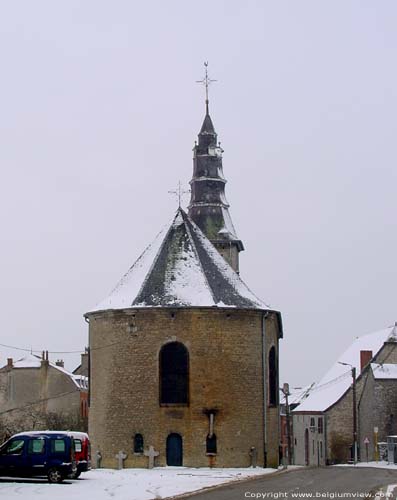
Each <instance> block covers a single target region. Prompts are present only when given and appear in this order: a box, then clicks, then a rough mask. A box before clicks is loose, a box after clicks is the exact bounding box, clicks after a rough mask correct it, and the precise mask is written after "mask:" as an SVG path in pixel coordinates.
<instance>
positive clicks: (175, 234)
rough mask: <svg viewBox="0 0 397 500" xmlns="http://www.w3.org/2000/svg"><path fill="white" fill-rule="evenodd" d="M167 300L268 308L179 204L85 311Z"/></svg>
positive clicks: (164, 304)
mask: <svg viewBox="0 0 397 500" xmlns="http://www.w3.org/2000/svg"><path fill="white" fill-rule="evenodd" d="M172 306H173V307H196V306H199V307H233V308H240V309H269V306H268V305H267V304H265V303H264V302H262V301H261V300H260V299H259V298H258V297H256V296H255V295H254V294H253V293H252V292H251V290H250V289H249V288H248V287H247V285H246V284H245V283H244V282H243V281H242V279H241V278H240V276H239V275H238V274H237V273H236V272H235V271H234V270H233V269H232V268H231V267H230V265H229V264H228V263H227V262H226V261H225V260H224V259H223V257H222V256H221V255H220V254H219V252H218V251H217V250H216V248H215V247H214V246H213V245H212V243H211V242H210V241H209V240H208V238H207V237H206V236H205V235H204V234H203V233H202V231H201V230H200V229H199V227H198V226H197V225H196V224H195V223H194V222H193V221H192V220H191V219H190V218H189V217H188V216H187V215H186V213H185V212H184V211H183V210H182V209H181V208H179V209H178V211H177V213H176V215H175V217H174V219H173V221H172V223H171V225H170V227H169V228H168V229H167V230H163V231H162V232H160V233H159V234H158V236H157V237H156V239H155V240H154V242H153V243H152V244H151V245H149V246H148V247H147V248H146V250H145V251H144V252H143V253H142V255H141V256H140V257H139V258H138V259H137V261H136V262H135V263H134V264H133V265H132V267H131V268H130V269H129V270H128V272H127V273H126V274H125V275H124V276H123V278H122V279H121V280H120V281H119V283H118V284H117V285H116V287H115V288H114V290H113V291H112V292H111V293H110V295H109V296H108V297H106V298H105V299H104V300H103V301H102V302H100V303H99V304H98V305H97V306H95V307H94V308H93V309H91V311H90V312H95V311H102V310H111V309H125V308H130V307H133V308H140V307H172Z"/></svg>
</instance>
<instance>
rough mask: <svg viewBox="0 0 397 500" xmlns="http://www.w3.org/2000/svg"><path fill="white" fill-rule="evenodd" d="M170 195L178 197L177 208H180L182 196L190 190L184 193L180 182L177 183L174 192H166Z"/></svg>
mask: <svg viewBox="0 0 397 500" xmlns="http://www.w3.org/2000/svg"><path fill="white" fill-rule="evenodd" d="M168 192H169V193H170V194H174V195H176V196H177V197H178V206H179V208H181V201H182V196H183V195H184V194H187V193H190V190H187V191H184V190H183V189H182V184H181V181H178V188H177V189H175V190H174V191H168Z"/></svg>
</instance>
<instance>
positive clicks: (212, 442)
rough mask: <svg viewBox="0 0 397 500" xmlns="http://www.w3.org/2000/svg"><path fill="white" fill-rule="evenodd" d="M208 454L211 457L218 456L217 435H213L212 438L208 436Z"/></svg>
mask: <svg viewBox="0 0 397 500" xmlns="http://www.w3.org/2000/svg"><path fill="white" fill-rule="evenodd" d="M207 453H210V454H211V455H215V454H216V436H215V434H212V436H210V435H209V434H208V436H207Z"/></svg>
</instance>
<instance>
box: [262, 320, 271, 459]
mask: <svg viewBox="0 0 397 500" xmlns="http://www.w3.org/2000/svg"><path fill="white" fill-rule="evenodd" d="M268 314H269V313H268V311H265V312H264V314H263V316H262V381H263V466H264V467H265V468H266V467H267V425H266V416H267V411H266V410H267V383H266V375H267V363H266V328H265V325H266V318H267V316H268Z"/></svg>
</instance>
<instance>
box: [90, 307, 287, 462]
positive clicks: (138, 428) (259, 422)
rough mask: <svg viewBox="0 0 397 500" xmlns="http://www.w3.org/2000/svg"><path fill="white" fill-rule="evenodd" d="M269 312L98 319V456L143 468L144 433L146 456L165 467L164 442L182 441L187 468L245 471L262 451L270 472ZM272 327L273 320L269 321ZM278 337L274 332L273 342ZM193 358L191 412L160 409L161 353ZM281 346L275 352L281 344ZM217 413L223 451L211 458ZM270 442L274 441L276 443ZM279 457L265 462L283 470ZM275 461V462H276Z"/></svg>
mask: <svg viewBox="0 0 397 500" xmlns="http://www.w3.org/2000/svg"><path fill="white" fill-rule="evenodd" d="M262 316H263V314H262V312H260V311H239V310H233V309H232V308H230V309H226V310H225V309H223V310H220V309H217V308H216V309H213V308H211V309H209V308H194V309H193V308H192V309H172V310H171V309H160V308H159V309H149V308H148V309H136V310H132V309H128V310H124V311H117V312H111V311H108V312H105V313H95V314H91V315H90V317H89V319H90V348H91V407H90V414H89V432H90V437H91V440H92V445H93V457H95V454H96V452H97V451H98V450H99V451H100V452H101V454H102V457H103V459H102V466H106V467H115V466H116V459H115V455H116V454H117V453H118V451H120V450H123V451H125V452H126V453H127V454H128V458H127V460H126V462H125V466H126V467H146V466H147V458H146V457H144V456H143V455H141V454H134V453H133V448H132V446H133V436H134V435H135V433H141V434H142V435H143V438H144V449H147V448H148V447H149V446H150V445H152V446H154V448H155V449H156V450H157V451H159V453H160V454H159V456H158V457H157V459H156V465H160V466H164V465H166V439H167V436H168V435H169V434H170V433H174V432H175V433H179V434H180V435H181V436H182V440H183V465H186V466H196V467H200V466H203V467H205V466H209V465H212V466H218V467H247V466H249V465H250V456H249V452H250V448H251V447H255V448H256V450H257V456H258V465H263V464H264V446H263V443H264V433H263V429H264V425H263V424H264V416H263V383H262V380H263V362H262V352H263V351H262ZM269 321H270V320H269ZM272 335H274V333H269V336H270V337H272ZM172 341H178V342H182V343H183V344H184V345H185V346H186V347H187V349H188V351H189V364H190V367H189V372H190V376H189V400H190V402H189V406H185V407H183V406H160V404H159V352H160V349H161V347H162V346H163V345H164V344H166V343H167V342H172ZM276 345H277V344H276ZM214 408H215V409H217V410H218V413H217V414H216V416H215V425H214V432H215V434H216V436H217V445H218V453H217V455H216V456H215V457H210V456H207V455H206V436H207V434H208V429H209V423H208V417H207V415H206V414H205V413H204V410H205V409H214ZM276 420H277V419H276V418H275V417H274V416H271V415H269V416H268V436H272V440H271V442H272V444H271V446H274V443H273V441H277V446H276V450H278V437H277V436H278V427H277V426H276V425H275V421H276ZM269 439H270V438H269ZM277 455H278V451H275V452H273V451H268V459H269V460H270V459H271V461H272V462H273V461H274V465H277V463H278V456H277ZM276 459H277V463H276V462H275V460H276Z"/></svg>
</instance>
